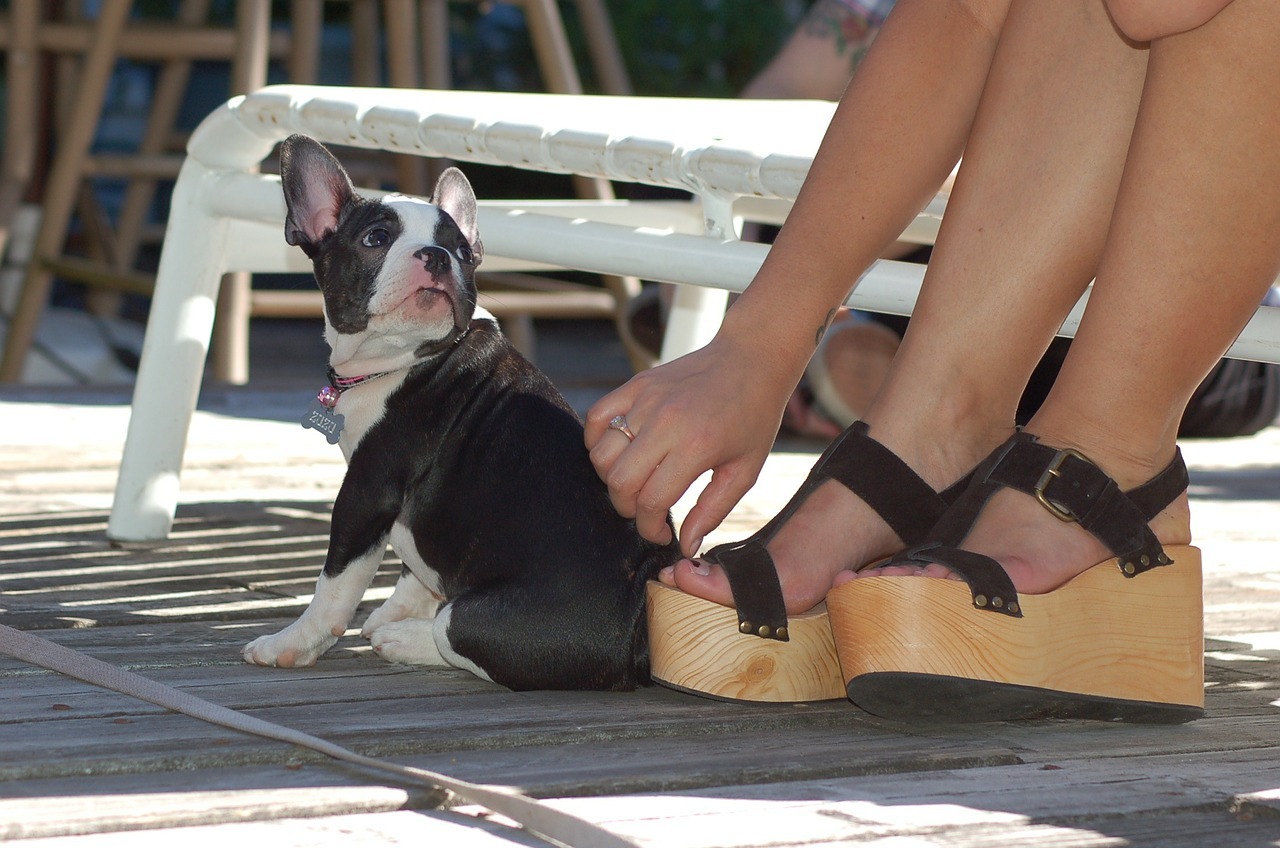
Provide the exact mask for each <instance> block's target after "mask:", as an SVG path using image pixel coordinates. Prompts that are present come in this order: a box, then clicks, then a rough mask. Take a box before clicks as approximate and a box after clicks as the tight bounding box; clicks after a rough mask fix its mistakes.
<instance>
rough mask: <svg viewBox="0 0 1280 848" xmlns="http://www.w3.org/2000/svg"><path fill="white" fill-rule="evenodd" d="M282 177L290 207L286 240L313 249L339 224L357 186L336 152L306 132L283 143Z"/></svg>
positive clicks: (308, 249)
mask: <svg viewBox="0 0 1280 848" xmlns="http://www.w3.org/2000/svg"><path fill="white" fill-rule="evenodd" d="M280 180H281V183H282V184H283V186H284V202H285V205H286V206H287V207H288V209H289V214H288V216H287V217H286V218H285V222H284V240H285V241H287V242H288V243H289V244H296V245H301V247H302V249H303V250H306V251H307V252H308V253H310V248H311V247H312V246H314V245H315V244H316V243H317V242H319V241H320V240H321V239H322V238H324V237H325V236H326V235H328V234H329V233H332V232H333V231H334V230H336V229H337V228H338V213H339V211H340V210H341V209H342V206H343V205H344V204H346V203H349V202H350V201H351V199H352V198H353V197H354V196H355V187H354V186H352V184H351V178H350V177H348V176H347V172H346V171H345V170H343V168H342V165H341V164H339V163H338V160H337V159H335V158H334V157H333V154H332V153H330V152H329V151H328V150H326V149H325V147H324V145H322V144H320V142H318V141H316V140H315V139H313V138H308V137H307V136H305V135H291V136H289V137H288V138H286V139H285V140H284V142H283V143H282V144H281V146H280Z"/></svg>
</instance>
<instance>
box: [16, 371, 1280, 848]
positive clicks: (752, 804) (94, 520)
mask: <svg viewBox="0 0 1280 848" xmlns="http://www.w3.org/2000/svg"><path fill="white" fill-rule="evenodd" d="M307 395H308V392H307V391H306V389H305V387H304V388H303V389H300V390H299V394H298V397H300V398H301V403H302V404H303V405H305V400H306V396H307ZM123 400H125V398H124V397H122V396H111V395H109V394H108V395H92V394H90V395H86V394H84V393H77V392H72V393H67V394H61V395H41V394H37V393H31V392H18V393H9V394H7V395H5V396H4V397H2V398H0V421H3V422H5V431H6V436H5V439H6V442H7V447H6V449H5V460H4V467H3V470H2V471H0V475H2V479H3V484H2V485H0V622H3V623H6V624H9V625H12V626H15V627H18V628H20V629H24V630H36V631H40V632H42V633H43V634H45V635H47V636H48V637H50V638H52V639H54V640H55V641H57V642H60V643H62V644H64V645H68V646H72V647H75V648H79V649H82V650H84V651H85V652H86V653H89V654H91V655H93V656H95V657H98V658H100V659H104V660H107V661H110V662H113V663H117V664H119V665H122V666H124V667H126V668H129V669H132V670H134V671H137V672H140V673H142V674H145V675H148V676H150V677H153V678H155V679H157V680H160V681H163V682H166V683H169V684H173V685H176V686H179V687H182V688H185V689H189V690H191V691H193V692H196V693H197V694H200V695H203V696H205V697H207V698H209V699H210V700H213V701H215V702H218V703H220V704H224V705H228V706H232V707H236V708H240V709H244V710H247V711H249V712H251V713H253V714H255V715H259V716H262V717H264V718H267V719H271V720H274V721H278V722H280V723H283V724H287V725H291V726H294V727H297V728H299V729H302V730H306V731H309V732H312V733H315V734H317V735H320V736H323V737H326V738H328V739H331V740H333V741H336V742H338V743H341V744H344V745H347V746H349V747H351V748H353V749H356V750H358V751H360V752H362V753H368V754H374V755H379V756H385V757H390V758H392V759H395V760H398V761H402V762H405V763H409V764H412V765H418V766H424V767H427V768H432V769H436V770H441V771H445V772H448V773H451V774H453V775H456V776H458V777H461V778H466V779H470V780H479V781H484V782H491V783H498V784H506V785H511V786H517V787H521V788H522V789H524V790H525V791H527V792H530V793H532V794H534V795H537V796H540V797H545V798H554V799H558V800H556V801H554V802H553V803H555V804H557V805H559V806H562V807H564V808H566V809H569V810H572V811H574V812H576V813H578V814H580V815H582V816H584V817H586V818H588V819H591V820H594V821H597V822H600V823H602V824H605V825H606V826H607V827H609V828H611V829H613V830H615V831H616V832H618V833H621V834H624V835H626V836H629V837H631V838H633V839H635V840H636V841H637V842H638V843H640V844H642V845H646V846H733V848H749V847H750V848H757V846H760V847H762V846H782V845H805V846H830V845H876V846H894V848H897V847H898V846H916V845H940V846H942V845H945V846H974V845H1002V846H1003V845H1020V844H1036V845H1053V846H1119V845H1159V846H1198V845H1214V846H1218V848H1230V846H1237V845H1238V846H1246V845H1248V846H1258V845H1277V844H1280V429H1277V428H1272V429H1270V430H1268V431H1265V432H1264V433H1263V434H1261V435H1259V436H1256V437H1253V438H1250V439H1242V440H1236V441H1233V442H1226V441H1224V442H1203V443H1189V444H1187V445H1186V446H1184V451H1185V453H1186V456H1187V459H1188V462H1189V464H1190V465H1191V466H1192V469H1193V473H1192V479H1193V491H1192V494H1193V510H1194V516H1195V522H1196V525H1195V526H1196V533H1197V537H1198V538H1197V541H1198V543H1199V544H1200V545H1201V546H1202V547H1203V549H1204V552H1205V572H1206V586H1205V592H1206V608H1207V627H1206V630H1207V633H1208V634H1209V639H1208V642H1207V645H1206V652H1207V653H1206V663H1207V675H1208V681H1209V682H1208V686H1209V688H1208V691H1207V702H1208V715H1207V716H1206V717H1205V718H1204V719H1203V720H1200V721H1197V722H1194V723H1191V724H1188V725H1184V726H1178V727H1132V726H1121V725H1110V724H1091V723H1074V722H1036V723H1028V724H1021V725H986V726H957V727H910V726H905V727H904V726H901V725H897V724H893V723H890V722H886V721H882V720H879V719H875V718H872V717H869V716H867V715H864V714H862V713H860V712H859V711H858V710H857V709H855V708H854V707H852V706H851V705H849V704H847V703H843V702H833V703H827V704H819V705H808V706H743V705H732V704H722V703H716V702H712V701H706V700H702V699H698V698H694V697H691V696H686V695H682V694H678V693H675V692H671V691H667V690H664V689H661V688H651V689H646V690H643V691H640V692H636V693H632V694H583V693H549V692H534V693H521V694H516V693H512V692H508V691H506V690H504V689H501V688H500V687H497V686H494V685H491V684H487V683H483V682H481V681H478V680H476V679H475V678H473V677H471V676H470V675H468V674H466V673H464V672H461V671H453V670H420V669H411V668H405V667H399V666H393V665H388V664H387V663H385V662H383V661H382V660H380V659H379V658H377V657H375V656H374V655H373V654H372V653H371V652H370V651H369V649H368V648H367V646H366V645H365V643H364V642H363V641H362V640H361V639H360V638H359V636H358V635H356V634H355V633H354V631H353V632H352V634H351V635H348V636H347V637H346V638H344V639H343V640H342V641H341V642H340V643H339V645H338V647H337V648H336V649H334V650H333V651H332V652H330V653H329V654H328V655H326V656H325V657H324V658H323V659H322V660H321V661H320V663H319V664H318V665H317V666H316V667H315V668H314V669H309V670H300V671H291V670H277V669H262V668H254V667H250V666H247V665H244V664H243V663H242V662H241V661H240V659H239V648H240V646H241V645H242V644H243V643H244V642H245V641H247V640H248V639H249V638H251V637H252V636H254V635H256V634H259V633H264V632H269V631H272V630H275V629H278V628H279V627H281V626H283V624H285V623H287V621H289V620H290V619H291V618H292V617H293V616H295V615H296V614H297V613H298V612H299V611H300V610H301V608H302V605H303V603H304V601H305V597H306V596H307V595H308V594H309V593H310V591H311V588H312V586H313V584H314V581H315V577H316V574H317V572H318V569H319V565H320V562H321V560H322V557H323V551H324V547H325V534H326V525H327V520H328V518H327V515H328V499H329V498H330V497H332V495H333V493H334V492H335V491H336V488H337V484H338V481H339V479H340V477H341V474H342V465H341V459H340V457H339V456H338V454H337V452H336V450H334V449H331V448H329V447H328V446H327V445H325V444H324V443H323V440H321V439H318V437H316V436H315V434H314V433H306V432H304V431H303V430H302V429H301V428H300V427H299V426H298V425H297V424H293V423H288V422H287V420H283V419H286V417H287V415H288V414H289V412H288V411H289V410H290V409H291V408H292V403H293V400H292V397H282V396H280V395H279V394H270V393H261V392H259V393H255V392H254V391H252V390H249V391H244V392H233V391H228V392H225V393H223V394H220V395H215V396H213V397H212V400H207V401H206V407H205V411H203V412H201V413H199V414H198V415H197V420H196V423H195V427H194V428H193V431H192V438H191V442H190V447H189V450H188V455H187V472H186V474H185V476H184V481H183V482H184V490H183V502H184V504H185V506H184V507H183V508H182V509H181V511H180V520H179V522H178V525H177V528H176V531H175V533H174V536H173V538H172V540H171V541H170V543H169V544H166V545H164V546H161V547H156V548H154V549H149V550H132V551H124V550H118V549H114V548H112V547H110V546H109V545H108V544H107V543H106V542H105V541H104V538H103V529H104V527H105V520H106V512H107V508H108V507H109V504H110V492H111V488H112V485H113V483H114V468H115V464H116V462H117V461H118V458H119V447H120V444H121V442H122V438H123V432H124V426H125V422H126V419H127V408H126V407H125V406H124V405H123V402H122V401H123ZM50 401H54V402H50ZM298 408H299V409H300V408H301V406H298ZM807 447H808V448H810V449H811V448H812V446H807ZM812 459H813V455H812V454H811V453H806V452H800V453H789V452H779V453H778V454H776V455H775V456H774V458H773V459H772V460H771V462H770V464H769V466H768V469H767V473H766V474H765V476H764V477H763V478H762V481H761V483H760V484H759V485H758V486H757V488H756V490H755V491H754V492H753V493H752V495H751V496H750V497H749V499H748V500H747V502H746V503H744V505H743V508H742V509H741V510H740V511H739V513H738V514H737V515H735V517H734V519H733V520H732V521H731V522H730V526H727V527H726V528H724V530H723V534H724V535H725V536H733V535H737V534H738V533H740V532H741V530H742V529H743V528H748V527H754V526H755V525H756V524H758V523H759V522H760V521H761V520H763V518H764V517H765V516H767V515H769V514H771V513H772V512H773V511H774V510H776V509H777V508H778V507H779V506H780V505H781V503H782V502H783V501H785V499H786V498H787V497H788V496H789V494H790V492H791V491H792V489H794V487H795V486H796V485H797V484H798V482H799V480H800V478H801V477H802V475H803V473H804V472H805V471H806V470H807V467H808V465H809V463H810V462H811V461H812ZM394 574H395V572H394V569H393V568H388V569H385V570H384V572H383V574H382V576H381V577H380V579H379V582H378V584H377V590H376V591H375V592H374V593H372V594H371V596H370V598H369V600H368V602H367V606H366V608H369V607H371V606H372V604H373V602H374V599H375V598H376V597H382V596H385V593H386V592H388V591H389V588H390V584H391V582H392V580H393V579H394ZM425 801H426V793H425V792H423V791H421V790H419V789H412V788H404V787H397V786H394V785H392V784H390V783H388V782H387V781H386V779H385V778H383V777H380V776H378V775H373V774H369V773H365V772H362V771H360V770H358V769H355V768H353V767H348V766H344V765H338V764H334V763H331V762H329V761H326V760H324V759H323V758H322V757H320V756H319V755H314V754H311V753H309V752H304V751H301V750H297V749H293V748H291V747H289V746H286V745H283V744H280V743H275V742H270V741H266V740H261V739H257V738H253V737H247V736H243V735H240V734H237V733H234V732H232V731H228V730H223V729H220V728H217V727H212V726H209V725H205V724H202V723H200V722H198V721H195V720H193V719H189V718H186V717H183V716H178V715H174V714H171V713H167V712H165V711H164V710H162V709H159V708H156V707H152V706H149V705H147V704H143V703H140V702H137V701H133V700H131V699H129V698H127V697H124V696H121V695H117V694H113V693H109V692H104V691H101V690H96V689H94V688H92V687H90V686H87V685H83V684H80V683H77V682H75V681H71V680H68V679H65V678H63V677H60V676H58V675H55V674H52V673H49V672H45V671H40V670H36V669H33V668H30V667H27V666H25V665H23V664H21V663H18V662H15V661H12V660H8V659H3V658H0V838H8V839H25V840H27V841H26V842H25V843H23V844H27V845H31V846H33V847H34V846H45V845H50V846H52V845H74V846H76V848H95V846H113V847H114V846H118V845H126V844H127V845H129V846H131V848H133V846H149V845H153V844H154V845H161V844H163V845H166V846H170V845H173V844H175V843H181V842H183V841H187V840H203V841H213V840H215V839H216V840H217V842H218V843H220V844H224V845H225V844H233V845H235V844H238V845H266V844H270V845H271V846H273V848H286V846H294V845H298V846H302V845H306V846H315V845H329V844H335V845H336V844H342V845H348V846H349V845H353V844H355V845H360V844H399V843H401V842H404V843H410V842H412V843H414V844H422V845H426V844H433V845H443V846H471V845H476V846H488V845H538V844H543V843H541V842H539V841H538V840H536V839H534V838H532V837H531V836H528V835H527V834H522V833H519V832H515V831H513V830H511V829H509V828H507V827H505V826H503V825H502V824H500V823H498V822H496V821H493V820H492V819H490V818H486V817H484V816H482V815H479V813H480V812H481V811H478V810H475V809H462V810H454V811H448V812H442V811H434V810H430V809H425V808H424V803H425Z"/></svg>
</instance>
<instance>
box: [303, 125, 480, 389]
mask: <svg viewBox="0 0 1280 848" xmlns="http://www.w3.org/2000/svg"><path fill="white" fill-rule="evenodd" d="M280 169H281V176H282V181H283V185H284V193H285V201H286V204H287V206H288V218H287V220H286V222H285V238H286V240H287V241H288V242H289V244H294V245H298V246H299V247H301V248H302V249H303V251H304V252H305V253H306V254H307V256H308V257H310V258H311V260H312V261H313V263H314V265H315V275H316V281H317V282H318V283H319V285H320V290H321V292H322V293H323V294H324V311H325V338H326V341H328V343H329V346H330V348H331V349H332V351H333V354H332V357H331V359H330V365H332V366H333V369H334V370H335V371H336V372H337V373H338V374H339V375H341V376H352V375H357V374H369V373H374V372H381V371H391V370H395V369H397V368H403V367H405V366H407V365H408V364H410V363H411V362H413V361H415V360H417V359H421V358H423V357H425V356H429V355H431V353H432V352H434V351H435V350H438V349H443V348H445V347H447V346H448V345H449V344H450V343H451V342H452V341H453V340H454V339H455V338H457V336H458V335H459V334H461V333H462V332H463V331H464V330H466V328H467V326H468V324H469V323H470V321H471V317H472V315H473V314H474V312H475V308H476V287H475V269H476V266H477V265H479V264H480V260H481V257H482V255H483V247H482V246H481V244H480V239H479V236H478V233H477V229H476V198H475V194H474V193H473V192H472V190H471V184H470V183H468V182H467V178H466V177H465V176H463V175H462V172H461V171H459V170H457V169H456V168H450V169H448V170H446V171H445V172H444V173H443V174H442V175H441V177H440V180H439V182H438V183H437V184H436V189H435V193H434V195H433V196H432V199H431V202H430V203H427V202H426V201H423V200H420V199H418V198H413V197H405V196H403V195H389V196H387V197H385V198H383V199H381V200H368V199H365V198H362V197H360V196H359V195H357V194H356V192H355V189H354V187H353V186H352V183H351V179H350V178H349V177H348V176H347V173H346V171H345V170H343V168H342V166H341V165H340V164H339V163H338V161H337V160H336V159H335V158H334V157H333V155H332V154H330V153H329V151H328V150H326V149H325V148H324V147H323V146H322V145H320V144H319V143H318V142H316V141H314V140H312V139H310V138H307V137H305V136H291V137H290V138H288V139H286V140H285V142H284V144H283V146H282V147H281V151H280Z"/></svg>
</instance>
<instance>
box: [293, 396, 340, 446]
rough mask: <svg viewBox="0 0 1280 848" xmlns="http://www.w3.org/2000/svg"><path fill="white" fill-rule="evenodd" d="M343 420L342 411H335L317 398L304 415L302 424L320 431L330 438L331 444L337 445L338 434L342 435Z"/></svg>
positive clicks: (306, 427)
mask: <svg viewBox="0 0 1280 848" xmlns="http://www.w3.org/2000/svg"><path fill="white" fill-rule="evenodd" d="M343 420H344V418H343V415H342V413H340V412H334V411H333V410H332V409H329V408H328V407H326V406H325V405H324V404H323V403H321V402H320V399H319V398H317V399H316V400H313V401H312V402H311V406H310V407H309V408H308V409H307V413H306V415H304V416H302V426H303V427H304V428H305V429H308V430H318V431H320V433H321V434H322V435H323V436H324V437H325V438H326V439H328V440H329V444H331V445H336V444H337V443H338V436H340V435H342V422H343Z"/></svg>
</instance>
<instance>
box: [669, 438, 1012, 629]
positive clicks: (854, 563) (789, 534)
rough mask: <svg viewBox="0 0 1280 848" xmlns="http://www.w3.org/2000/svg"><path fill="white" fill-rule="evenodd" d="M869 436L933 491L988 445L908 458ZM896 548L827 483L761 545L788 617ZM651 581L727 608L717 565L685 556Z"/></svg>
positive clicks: (860, 506) (728, 596) (866, 510)
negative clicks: (770, 561)
mask: <svg viewBox="0 0 1280 848" xmlns="http://www.w3.org/2000/svg"><path fill="white" fill-rule="evenodd" d="M1006 435H1007V434H1006ZM874 437H875V438H876V439H877V440H878V441H881V443H882V444H884V445H885V447H888V448H890V449H891V450H893V451H894V452H895V453H897V454H898V455H899V456H900V457H902V458H903V461H905V462H907V464H908V465H909V466H911V467H913V468H915V469H917V473H918V474H920V476H921V477H922V478H923V479H924V480H925V482H927V483H929V484H930V485H931V486H933V487H934V488H935V490H941V489H942V488H945V487H946V486H947V485H949V484H950V483H952V482H954V481H955V480H957V479H959V478H960V477H961V476H963V474H965V473H967V472H968V471H969V469H970V468H972V467H973V466H974V465H975V464H976V463H977V461H978V460H979V459H981V458H982V456H984V455H985V453H986V451H988V450H990V449H991V448H992V447H994V444H986V443H984V446H983V447H981V448H974V449H970V450H968V451H966V452H964V453H963V454H961V456H962V457H963V458H959V459H956V458H954V457H948V456H944V455H942V454H941V453H940V452H938V451H936V450H928V449H927V450H926V451H925V453H926V454H928V456H927V458H926V457H923V456H922V457H921V458H918V459H916V458H914V456H913V458H912V459H908V458H907V457H908V455H913V454H914V452H909V451H906V450H900V449H897V448H895V447H894V446H893V444H892V443H891V442H890V441H885V440H884V439H885V438H891V436H886V437H884V438H882V436H881V434H880V433H878V432H875V433H874ZM996 444H998V441H997V442H996ZM902 547H903V542H902V540H901V539H899V538H898V536H897V534H896V533H894V531H893V530H891V529H890V528H889V526H888V525H887V524H886V523H885V522H884V519H882V518H881V517H880V516H879V515H878V514H877V513H876V512H875V511H874V510H873V509H871V507H869V506H868V505H867V504H866V503H864V502H863V501H862V499H861V498H859V497H858V496H857V495H855V494H853V493H852V492H851V491H849V490H848V489H846V488H845V487H844V486H843V485H841V484H840V483H838V482H836V481H834V480H828V481H827V482H825V483H823V484H822V485H821V486H819V487H818V488H817V489H815V490H814V491H813V493H812V494H810V495H809V497H808V498H806V499H805V501H804V503H803V504H801V506H800V507H799V508H798V509H797V510H796V512H795V514H794V515H792V516H791V518H790V519H788V520H787V521H786V523H785V524H783V526H782V527H781V528H779V530H778V531H777V533H776V535H775V536H774V537H773V538H772V539H771V540H770V541H769V542H768V544H767V548H768V551H769V554H770V557H771V558H772V559H773V562H774V565H775V566H776V567H777V570H778V581H779V583H780V584H781V586H782V596H783V599H784V601H785V602H786V608H787V612H788V613H789V614H792V615H794V614H796V613H800V612H804V611H806V610H808V609H811V608H813V607H814V606H815V605H816V604H818V603H819V602H821V601H822V600H823V598H825V597H826V594H827V592H828V591H830V589H831V587H832V585H833V582H834V580H835V578H836V576H837V575H838V574H841V573H848V572H849V571H851V570H856V569H858V568H861V567H863V566H865V565H866V564H867V563H871V562H874V561H876V560H878V559H882V558H884V557H886V556H889V555H890V554H893V553H895V552H897V551H899V550H901V549H902ZM658 579H659V580H661V581H662V582H663V583H665V584H667V585H669V586H675V587H677V588H679V589H681V590H682V591H685V592H688V593H689V594H691V595H696V596H698V597H701V598H706V599H707V600H710V601H715V602H716V603H720V604H725V605H726V606H732V605H733V594H732V592H731V591H730V589H729V582H728V578H727V577H726V576H725V574H724V571H723V569H721V568H720V567H719V566H718V565H715V564H712V563H708V562H705V561H703V560H688V559H685V560H681V561H680V562H678V563H676V564H675V565H674V566H669V567H668V568H665V569H663V571H662V572H661V573H660V574H659V578H658Z"/></svg>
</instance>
